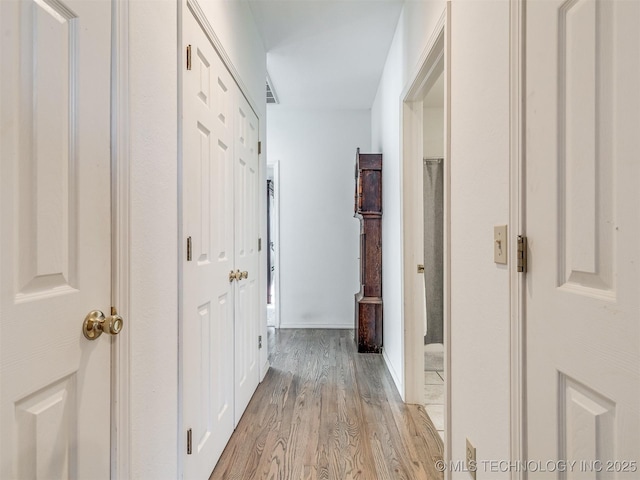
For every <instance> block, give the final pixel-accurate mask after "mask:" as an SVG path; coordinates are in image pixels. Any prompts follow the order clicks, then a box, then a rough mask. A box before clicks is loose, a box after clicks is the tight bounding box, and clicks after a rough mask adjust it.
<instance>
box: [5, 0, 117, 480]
mask: <svg viewBox="0 0 640 480" xmlns="http://www.w3.org/2000/svg"><path fill="white" fill-rule="evenodd" d="M110 18H111V3H110V2H109V1H84V2H82V1H76V0H21V1H11V0H9V1H6V0H3V1H1V2H0V32H2V41H1V42H0V48H1V49H2V50H1V52H2V57H1V59H2V60H1V62H0V69H1V76H0V78H1V100H0V101H1V110H0V124H1V125H2V129H1V137H0V149H1V150H0V155H1V166H0V178H1V179H0V192H1V193H0V195H1V200H0V203H1V220H0V228H1V234H0V242H1V243H0V256H1V257H0V258H1V268H0V272H1V273H0V281H1V287H0V308H1V313H0V335H1V349H0V350H1V354H0V367H1V369H2V371H1V374H0V379H1V380H0V381H1V387H0V390H1V394H0V397H1V400H0V415H1V417H0V439H1V442H2V443H1V447H0V459H1V465H0V478H3V479H36V478H38V479H54V478H55V479H63V478H82V479H85V478H86V479H107V478H109V462H110V376H111V374H110V372H111V368H110V348H111V342H112V341H113V338H112V337H110V336H109V335H102V336H101V337H100V338H97V339H96V340H95V341H90V340H88V339H86V338H85V337H84V335H83V333H82V324H83V320H84V319H85V316H86V315H87V314H88V313H89V312H90V311H92V310H102V311H105V312H106V313H109V307H110V294H111V291H110V282H111V269H110V266H111V260H110V218H111V215H110V202H111V200H110V151H109V148H110V57H111V50H110V30H111V24H110Z"/></svg>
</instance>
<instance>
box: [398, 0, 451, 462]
mask: <svg viewBox="0 0 640 480" xmlns="http://www.w3.org/2000/svg"><path fill="white" fill-rule="evenodd" d="M450 35H451V2H450V1H447V4H446V7H445V8H444V10H443V11H442V14H441V16H440V19H439V20H438V22H437V24H436V27H435V29H434V33H433V34H432V36H431V38H429V40H428V42H427V46H426V48H425V49H424V52H423V53H422V55H421V57H420V61H419V62H418V68H417V69H416V71H414V73H413V75H411V76H410V77H409V82H408V83H407V86H406V87H405V88H404V90H403V92H402V95H401V100H402V105H401V117H400V121H401V135H402V137H401V138H402V148H401V160H400V163H401V169H402V175H401V179H402V215H403V217H402V221H403V250H402V257H403V258H402V268H403V285H402V291H403V314H402V319H403V331H404V365H405V368H404V386H405V387H404V390H405V392H404V399H405V401H406V402H407V403H418V404H420V403H422V394H423V390H424V341H423V338H424V318H423V309H422V307H421V306H420V308H418V305H421V304H420V303H419V302H416V301H415V298H416V297H415V295H416V292H417V291H418V289H422V283H421V281H419V277H418V275H417V274H416V263H418V262H416V258H417V257H416V255H417V254H416V252H417V250H416V249H417V248H418V244H421V245H420V248H422V246H423V245H424V243H423V242H422V243H421V242H420V241H417V239H418V238H422V236H423V232H422V228H423V221H422V218H423V217H422V215H420V214H419V212H416V211H415V209H416V208H418V209H419V210H420V212H421V211H422V196H423V189H422V181H421V179H422V174H420V175H419V176H418V177H419V178H416V175H415V172H413V171H412V168H413V169H414V170H415V168H416V165H415V162H416V161H418V162H419V164H420V169H421V170H420V171H421V172H422V99H423V98H424V96H425V94H426V92H427V91H428V90H429V89H430V88H431V86H432V85H433V83H434V82H435V81H436V80H437V78H438V77H439V75H440V73H441V72H444V82H445V93H444V96H445V98H444V122H445V125H444V137H445V145H444V158H445V161H444V232H443V233H444V238H443V243H444V249H443V255H444V259H443V276H444V292H443V295H444V368H445V372H446V374H445V382H444V384H445V395H444V403H445V407H444V423H445V432H446V435H445V442H444V460H445V461H449V460H451V451H452V449H451V435H450V433H449V432H451V382H450V375H449V372H450V371H451V258H450V246H449V244H450V239H451V140H450V136H451V128H450V125H451V72H450V68H451V61H450V54H451V52H450V45H451V41H450ZM412 179H413V180H414V181H411V180H412ZM418 217H419V218H420V221H413V220H412V219H416V218H418ZM420 252H422V250H420ZM420 258H422V254H421V253H420ZM423 296H424V293H423ZM421 298H422V297H421ZM422 301H423V300H421V302H422Z"/></svg>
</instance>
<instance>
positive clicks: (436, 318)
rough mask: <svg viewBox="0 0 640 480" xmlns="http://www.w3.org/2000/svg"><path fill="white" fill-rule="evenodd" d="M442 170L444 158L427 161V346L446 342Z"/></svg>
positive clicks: (425, 220)
mask: <svg viewBox="0 0 640 480" xmlns="http://www.w3.org/2000/svg"><path fill="white" fill-rule="evenodd" d="M443 170H444V165H443V161H442V160H440V161H434V160H424V177H423V178H424V183H423V188H424V284H425V296H426V305H427V333H426V335H425V337H424V343H425V345H427V344H429V343H444V334H443V330H444V324H443V272H442V268H443V259H442V255H443V236H442V231H443V203H444V184H443V179H444V173H443Z"/></svg>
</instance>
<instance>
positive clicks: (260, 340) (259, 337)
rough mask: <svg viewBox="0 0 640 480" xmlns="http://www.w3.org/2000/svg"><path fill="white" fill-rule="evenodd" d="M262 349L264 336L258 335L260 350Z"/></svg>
mask: <svg viewBox="0 0 640 480" xmlns="http://www.w3.org/2000/svg"><path fill="white" fill-rule="evenodd" d="M260 348H262V335H258V349H260Z"/></svg>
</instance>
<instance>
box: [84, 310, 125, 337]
mask: <svg viewBox="0 0 640 480" xmlns="http://www.w3.org/2000/svg"><path fill="white" fill-rule="evenodd" d="M123 326H124V319H123V318H122V317H121V316H120V315H118V313H117V312H116V311H115V309H114V310H113V313H112V315H109V316H108V317H106V316H105V314H104V313H102V312H101V311H100V310H92V311H91V312H89V314H88V315H87V316H86V317H85V318H84V322H83V323H82V333H83V334H84V336H85V338H87V339H88V340H95V339H96V338H98V337H99V336H100V335H102V334H103V333H107V334H109V335H117V334H119V333H120V332H121V331H122V327H123Z"/></svg>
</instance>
